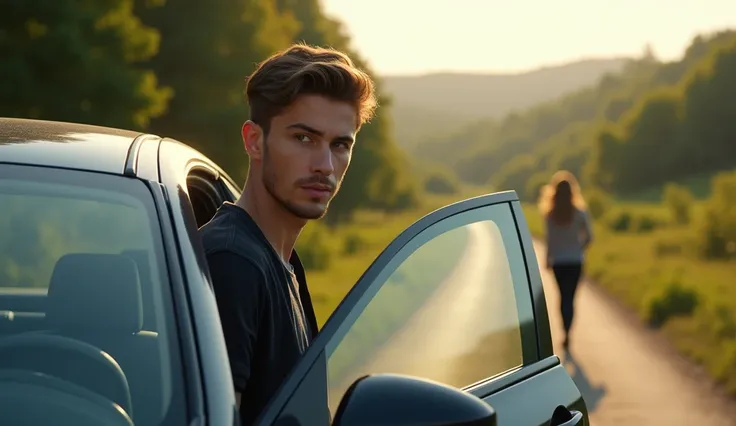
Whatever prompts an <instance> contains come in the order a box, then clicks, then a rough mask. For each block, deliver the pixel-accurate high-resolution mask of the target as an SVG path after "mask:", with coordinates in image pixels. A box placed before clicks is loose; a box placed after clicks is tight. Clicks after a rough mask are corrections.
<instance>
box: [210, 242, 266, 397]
mask: <svg viewBox="0 0 736 426" xmlns="http://www.w3.org/2000/svg"><path fill="white" fill-rule="evenodd" d="M207 263H208V265H209V269H210V276H211V277H212V286H213V288H214V292H215V299H216V300H217V309H218V311H219V314H220V321H221V324H222V332H223V334H224V336H225V345H226V346H227V355H228V358H229V360H230V369H231V370H232V375H233V385H234V387H235V397H236V402H237V405H238V408H240V399H241V394H242V393H243V392H244V390H245V387H246V384H247V382H248V379H250V373H251V367H252V365H251V362H252V360H253V358H254V351H255V347H256V346H255V345H256V340H257V337H258V326H259V324H258V321H259V318H260V310H261V309H262V306H264V303H263V302H264V297H265V274H264V272H263V270H262V269H261V268H259V267H258V266H256V265H255V264H254V263H253V262H251V261H249V260H248V259H246V258H244V257H242V256H238V255H237V254H234V253H230V252H218V253H215V254H212V255H209V256H207Z"/></svg>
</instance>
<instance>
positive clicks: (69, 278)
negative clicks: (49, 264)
mask: <svg viewBox="0 0 736 426" xmlns="http://www.w3.org/2000/svg"><path fill="white" fill-rule="evenodd" d="M141 305H142V302H141V286H140V280H139V277H138V267H137V266H136V263H135V261H133V259H131V258H130V257H128V256H124V255H120V254H88V253H74V254H67V255H65V256H63V257H62V258H61V259H59V260H58V261H57V262H56V266H55V267H54V273H53V274H52V276H51V283H50V285H49V292H48V305H47V306H48V310H47V312H46V320H47V322H48V323H49V325H50V326H51V328H54V329H58V330H65V331H71V332H83V331H90V330H99V331H109V332H125V333H136V332H138V331H140V329H141V327H142V323H143V312H142V307H141Z"/></svg>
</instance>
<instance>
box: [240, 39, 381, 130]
mask: <svg viewBox="0 0 736 426" xmlns="http://www.w3.org/2000/svg"><path fill="white" fill-rule="evenodd" d="M307 94H312V95H322V96H325V97H327V98H329V99H333V100H336V101H342V102H347V103H349V104H351V105H353V106H354V107H355V109H356V110H357V112H358V123H357V124H358V127H360V126H362V125H363V124H364V123H366V122H368V121H370V119H371V118H372V117H373V114H374V112H375V109H376V107H377V102H376V96H375V87H374V84H373V81H372V80H371V77H370V76H369V75H368V74H367V73H365V72H363V71H362V70H360V69H358V68H357V67H356V66H355V65H354V64H353V61H352V60H351V59H350V58H349V57H348V56H347V55H346V54H344V53H342V52H340V51H337V50H334V49H331V48H323V47H315V46H309V45H307V44H302V43H299V44H295V45H292V46H291V47H290V48H288V49H286V50H284V51H282V52H278V53H276V54H274V55H272V56H271V57H269V58H268V59H266V60H264V61H263V62H261V63H260V64H259V65H258V67H257V68H256V70H255V71H254V72H253V74H251V75H250V76H249V77H248V78H247V79H246V96H247V99H248V104H249V105H250V115H251V120H252V121H253V122H255V123H256V124H258V125H259V126H261V127H262V128H263V131H264V132H265V133H266V134H268V131H269V128H270V124H271V119H272V118H273V117H274V116H276V115H279V114H280V113H281V112H282V111H283V110H284V109H285V108H286V107H288V106H289V105H290V104H291V103H292V102H294V101H295V100H296V98H297V97H299V96H300V95H307Z"/></svg>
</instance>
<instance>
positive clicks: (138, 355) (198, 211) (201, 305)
mask: <svg viewBox="0 0 736 426" xmlns="http://www.w3.org/2000/svg"><path fill="white" fill-rule="evenodd" d="M240 191H241V189H240V188H239V186H238V185H237V184H236V183H235V182H233V180H232V179H230V178H229V177H228V176H227V175H226V174H225V173H224V172H223V170H222V169H221V168H220V167H218V166H217V165H216V164H215V163H213V162H212V161H210V160H209V159H208V158H206V157H205V156H203V155H202V154H201V153H199V152H197V151H196V150H194V149H192V148H191V147H188V146H187V145H185V144H182V143H180V142H177V141H175V140H172V139H168V138H161V137H158V136H153V135H148V134H139V133H137V132H132V131H126V130H118V129H110V128H104V127H97V126H90V125H81V124H71V123H60V122H50V121H38V120H25V119H7V118H5V119H0V210H1V211H2V214H1V215H0V313H1V315H0V422H1V423H2V424H4V425H5V424H7V425H16V424H18V425H20V424H22V425H45V424H54V425H56V424H70V425H79V426H86V425H131V424H135V425H143V426H149V425H150V426H158V425H161V426H174V425H176V426H179V425H182V426H183V425H192V426H197V425H214V426H218V425H234V424H238V420H237V419H238V416H237V409H236V406H235V395H234V390H233V386H232V379H231V375H230V368H229V364H228V359H227V353H226V349H225V343H224V340H223V336H222V330H221V327H220V322H219V316H218V312H217V306H216V304H215V298H214V295H213V291H212V287H211V284H210V278H209V271H208V268H207V265H206V263H205V259H204V256H203V250H202V246H201V242H200V240H199V235H198V232H197V231H198V228H199V227H200V226H202V225H203V224H204V223H206V222H207V221H208V220H209V219H210V218H211V217H212V216H213V214H214V213H215V211H216V209H217V208H218V207H219V206H220V205H221V204H222V203H223V202H228V201H229V202H232V201H234V200H236V198H237V197H238V195H239V193H240ZM348 266H349V265H348ZM313 291H314V290H313ZM314 297H315V298H318V297H319V293H318V292H315V295H314ZM258 424H264V425H266V424H268V425H270V424H280V425H328V424H333V425H346V426H347V425H369V424H371V425H417V424H428V425H496V424H497V425H501V426H506V425H587V424H588V414H587V410H586V406H585V402H584V401H583V398H582V397H581V394H580V392H579V390H578V389H577V387H576V386H575V383H574V382H573V381H572V380H571V378H570V376H569V375H568V373H567V372H566V370H565V369H564V367H563V366H562V365H561V363H560V360H559V358H558V357H557V356H555V354H554V353H553V349H552V339H551V334H550V325H549V320H548V316H547V308H546V304H545V298H544V292H543V289H542V281H541V276H540V272H539V267H538V265H537V260H536V257H535V253H534V248H533V246H532V238H531V235H530V233H529V230H528V229H527V225H526V222H525V219H524V215H523V214H522V210H521V205H520V203H519V201H518V199H517V196H516V194H515V193H514V192H513V191H509V192H501V193H496V194H491V195H486V196H481V197H477V198H471V199H467V200H464V201H461V202H458V203H454V204H451V205H448V206H445V207H443V208H441V209H439V210H437V211H435V212H433V213H431V214H429V215H427V216H425V217H423V218H421V219H419V220H418V221H416V222H415V223H414V224H412V225H411V226H410V227H408V228H407V229H406V230H404V231H403V232H402V233H401V234H400V235H398V236H397V237H396V239H395V240H394V241H393V242H391V244H389V245H388V247H386V248H385V249H384V250H383V252H382V253H381V254H380V255H379V256H378V257H377V258H376V259H375V261H374V262H373V264H372V265H371V266H370V267H369V268H368V269H367V270H366V271H365V272H364V273H363V275H362V276H361V278H360V279H359V280H358V282H357V283H356V284H355V285H354V286H353V287H352V289H351V290H350V292H349V293H348V294H347V296H346V297H345V298H344V299H343V300H342V302H341V303H340V304H339V306H338V307H337V308H336V309H335V311H334V312H333V313H332V315H331V317H330V318H329V319H328V321H327V322H326V324H325V325H324V327H323V328H322V330H321V331H320V333H319V334H318V336H317V337H316V339H315V341H314V342H313V344H312V346H311V347H310V348H309V350H308V351H307V352H306V354H305V355H304V356H303V358H302V359H301V361H300V362H299V363H298V364H297V365H296V366H295V367H294V369H293V370H292V372H291V374H290V375H289V376H288V378H287V379H286V381H285V382H284V383H283V384H282V386H281V388H280V390H279V392H278V393H277V394H276V395H275V396H274V398H272V400H271V401H270V403H269V405H268V407H267V409H266V410H265V411H264V413H263V414H262V416H261V417H260V419H259V421H258Z"/></svg>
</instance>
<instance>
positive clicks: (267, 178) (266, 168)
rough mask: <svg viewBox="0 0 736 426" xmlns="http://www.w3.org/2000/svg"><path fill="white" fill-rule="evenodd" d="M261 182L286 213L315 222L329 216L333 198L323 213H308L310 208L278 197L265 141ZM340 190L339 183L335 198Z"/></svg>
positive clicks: (274, 176)
mask: <svg viewBox="0 0 736 426" xmlns="http://www.w3.org/2000/svg"><path fill="white" fill-rule="evenodd" d="M261 180H262V181H263V186H264V187H265V188H266V191H268V193H269V194H270V195H271V197H273V199H274V200H276V201H277V202H278V203H279V204H281V206H282V207H283V208H284V209H286V211H288V212H289V213H291V214H293V215H294V216H296V217H298V218H300V219H305V220H315V219H322V218H323V217H324V216H325V215H326V214H327V210H328V209H329V206H330V202H331V201H332V198H330V199H329V200H328V201H327V204H326V205H325V208H324V209H323V210H322V211H320V212H312V211H311V209H310V211H307V209H308V208H301V207H299V206H297V205H295V204H294V203H291V202H290V201H289V200H286V199H284V198H282V197H280V196H279V195H278V193H277V191H276V171H275V169H274V168H273V167H271V162H270V161H269V154H268V143H267V141H265V140H264V141H263V169H262V170H261ZM339 189H340V182H338V183H337V184H336V186H335V191H334V192H333V195H332V196H333V197H334V195H335V194H337V191H338V190H339ZM317 202H318V201H317Z"/></svg>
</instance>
